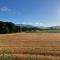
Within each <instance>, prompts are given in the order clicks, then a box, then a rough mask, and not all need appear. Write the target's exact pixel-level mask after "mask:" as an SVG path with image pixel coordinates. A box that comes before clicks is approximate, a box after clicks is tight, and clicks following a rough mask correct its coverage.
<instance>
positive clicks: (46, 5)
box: [0, 0, 60, 26]
mask: <svg viewBox="0 0 60 60" xmlns="http://www.w3.org/2000/svg"><path fill="white" fill-rule="evenodd" d="M0 21H10V22H14V23H16V24H30V25H37V26H56V25H60V0H0Z"/></svg>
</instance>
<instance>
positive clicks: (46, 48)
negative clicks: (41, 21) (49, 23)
mask: <svg viewBox="0 0 60 60" xmlns="http://www.w3.org/2000/svg"><path fill="white" fill-rule="evenodd" d="M0 48H5V49H9V50H10V51H11V53H12V54H13V55H19V54H20V55H19V56H21V54H23V56H24V55H25V56H27V55H28V54H29V56H30V55H39V56H40V55H42V56H43V55H44V56H53V58H54V57H55V58H57V56H58V57H59V59H60V33H15V34H5V35H4V34H0Z"/></svg>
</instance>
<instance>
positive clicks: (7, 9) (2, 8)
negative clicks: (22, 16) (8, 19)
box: [0, 6, 11, 12]
mask: <svg viewBox="0 0 60 60" xmlns="http://www.w3.org/2000/svg"><path fill="white" fill-rule="evenodd" d="M0 10H1V11H2V12H6V11H11V9H9V8H8V7H6V6H3V7H1V8H0Z"/></svg>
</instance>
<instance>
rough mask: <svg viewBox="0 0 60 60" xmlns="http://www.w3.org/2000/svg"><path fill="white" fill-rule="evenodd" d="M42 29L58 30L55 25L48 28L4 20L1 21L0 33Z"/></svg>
mask: <svg viewBox="0 0 60 60" xmlns="http://www.w3.org/2000/svg"><path fill="white" fill-rule="evenodd" d="M37 30H38V31H42V30H56V28H54V27H48V28H44V29H43V28H38V27H34V26H30V27H29V26H28V27H27V26H25V25H24V26H20V25H16V24H14V23H12V22H3V21H0V34H7V33H16V32H32V31H33V32H34V31H35V32H36V31H37Z"/></svg>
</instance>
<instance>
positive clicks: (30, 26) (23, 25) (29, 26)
mask: <svg viewBox="0 0 60 60" xmlns="http://www.w3.org/2000/svg"><path fill="white" fill-rule="evenodd" d="M16 25H17V26H20V27H27V28H33V27H36V26H32V25H26V24H16Z"/></svg>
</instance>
